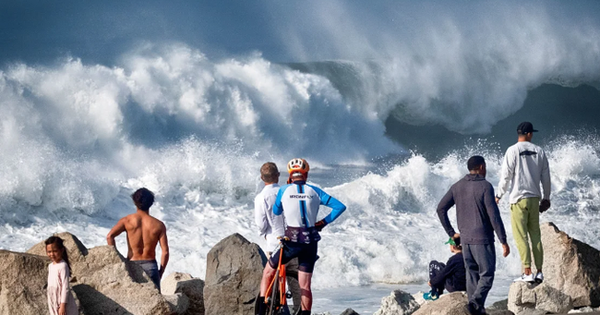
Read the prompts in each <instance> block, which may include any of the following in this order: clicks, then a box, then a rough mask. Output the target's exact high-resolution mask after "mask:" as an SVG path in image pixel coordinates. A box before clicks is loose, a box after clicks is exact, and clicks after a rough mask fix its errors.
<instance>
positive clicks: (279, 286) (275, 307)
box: [265, 238, 289, 315]
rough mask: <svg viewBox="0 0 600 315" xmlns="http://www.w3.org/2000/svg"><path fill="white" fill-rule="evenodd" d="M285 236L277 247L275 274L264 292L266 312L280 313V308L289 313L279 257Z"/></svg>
mask: <svg viewBox="0 0 600 315" xmlns="http://www.w3.org/2000/svg"><path fill="white" fill-rule="evenodd" d="M286 239H287V238H284V239H280V246H279V247H280V249H279V263H278V264H277V269H276V271H275V276H274V277H273V280H271V283H270V284H269V287H268V288H267V292H266V293H265V304H266V305H268V306H269V311H268V313H267V314H269V315H270V314H280V312H281V310H283V311H284V312H285V311H287V312H285V313H286V314H289V309H288V308H287V296H286V287H285V286H286V275H285V265H284V264H282V263H281V259H282V257H283V248H284V246H285V244H284V243H283V242H284V241H285V240H286Z"/></svg>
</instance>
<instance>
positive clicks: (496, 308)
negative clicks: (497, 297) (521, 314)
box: [485, 299, 514, 315]
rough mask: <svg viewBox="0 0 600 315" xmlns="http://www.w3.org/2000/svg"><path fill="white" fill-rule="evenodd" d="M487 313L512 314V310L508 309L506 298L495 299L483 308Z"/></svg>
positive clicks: (493, 314)
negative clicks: (495, 300)
mask: <svg viewBox="0 0 600 315" xmlns="http://www.w3.org/2000/svg"><path fill="white" fill-rule="evenodd" d="M485 311H486V313H488V315H512V314H514V313H513V312H511V311H509V310H508V299H505V300H501V301H497V302H495V303H494V304H492V305H491V306H490V307H488V308H486V309H485Z"/></svg>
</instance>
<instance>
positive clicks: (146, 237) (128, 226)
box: [106, 188, 169, 277]
mask: <svg viewBox="0 0 600 315" xmlns="http://www.w3.org/2000/svg"><path fill="white" fill-rule="evenodd" d="M144 189H145V188H142V189H140V190H144ZM140 190H138V191H140ZM146 191H147V192H146ZM146 191H143V192H142V193H140V195H136V194H137V193H138V192H136V194H134V195H133V196H132V198H133V199H134V203H136V207H137V210H136V212H135V213H133V214H130V215H128V216H126V217H124V218H122V219H121V220H119V222H117V224H116V225H115V226H114V227H113V228H112V229H111V230H110V232H108V235H107V236H106V241H107V243H108V245H112V246H115V237H117V236H118V235H120V234H121V233H123V232H126V233H127V258H128V259H129V260H131V261H149V260H156V245H157V244H159V243H160V248H161V251H162V255H161V264H160V271H159V272H160V276H161V277H162V274H163V272H164V270H165V268H166V267H167V263H168V261H169V243H168V241H167V229H166V227H165V225H164V223H162V222H161V221H160V220H158V219H156V218H154V217H152V216H151V215H150V214H149V213H148V212H149V210H150V209H149V208H150V206H151V205H152V203H153V202H154V195H153V194H152V192H150V191H149V190H146ZM149 194H152V196H151V200H144V197H147V198H150V195H149ZM136 198H137V199H136ZM138 199H139V200H138ZM140 208H143V209H146V210H142V209H140Z"/></svg>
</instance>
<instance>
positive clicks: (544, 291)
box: [508, 282, 573, 314]
mask: <svg viewBox="0 0 600 315" xmlns="http://www.w3.org/2000/svg"><path fill="white" fill-rule="evenodd" d="M571 309H573V301H572V299H571V297H570V296H568V295H566V294H565V293H563V292H560V291H559V290H557V289H555V288H553V287H551V286H549V285H547V284H545V283H542V284H541V285H533V284H528V283H525V282H514V283H512V284H511V285H510V289H509V291H508V310H509V311H511V312H513V313H515V314H525V313H532V312H533V311H534V310H537V311H541V312H543V313H546V312H549V313H566V312H568V311H570V310H571Z"/></svg>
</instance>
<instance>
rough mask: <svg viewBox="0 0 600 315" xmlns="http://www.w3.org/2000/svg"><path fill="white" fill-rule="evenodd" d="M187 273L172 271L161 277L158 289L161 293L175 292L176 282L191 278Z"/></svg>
mask: <svg viewBox="0 0 600 315" xmlns="http://www.w3.org/2000/svg"><path fill="white" fill-rule="evenodd" d="M192 279H194V277H192V275H191V274H189V273H183V272H173V273H171V274H169V275H168V276H166V277H163V278H162V280H161V281H160V291H161V293H162V294H166V295H170V294H175V293H176V292H177V284H178V283H179V282H181V281H186V280H192Z"/></svg>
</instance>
